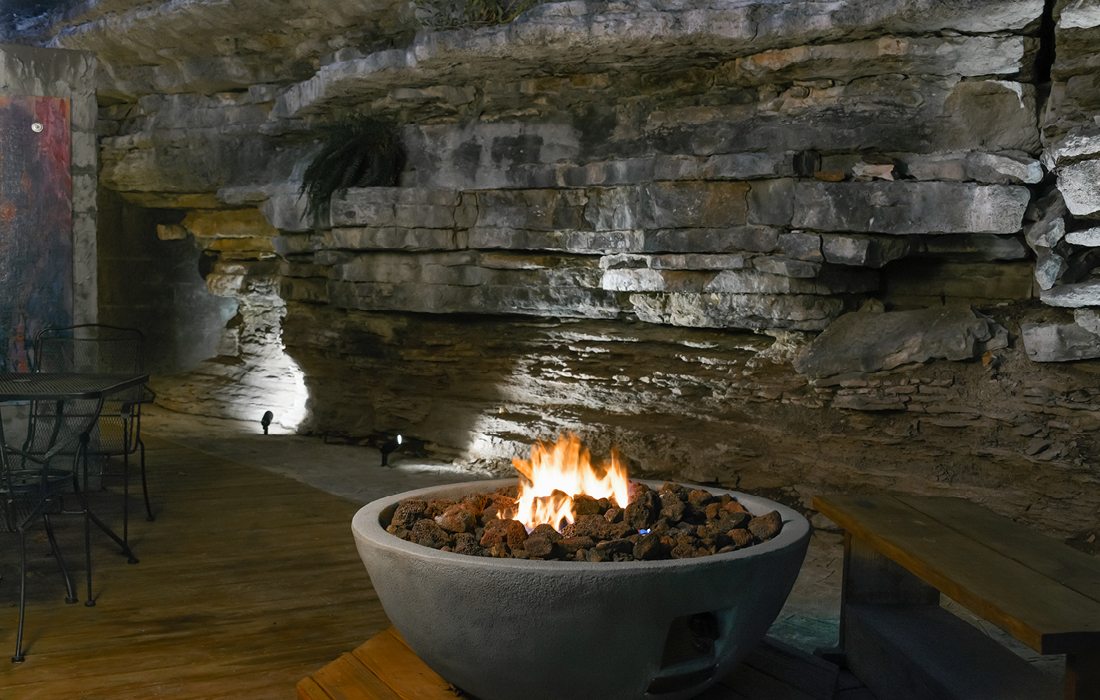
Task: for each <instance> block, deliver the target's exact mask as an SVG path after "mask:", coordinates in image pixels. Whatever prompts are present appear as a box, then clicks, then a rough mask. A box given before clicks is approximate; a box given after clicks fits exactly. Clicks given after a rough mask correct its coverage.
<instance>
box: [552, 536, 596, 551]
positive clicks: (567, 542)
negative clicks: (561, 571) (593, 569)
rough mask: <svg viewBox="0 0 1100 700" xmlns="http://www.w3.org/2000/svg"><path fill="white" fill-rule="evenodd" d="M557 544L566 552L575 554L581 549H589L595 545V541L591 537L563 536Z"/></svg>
mask: <svg viewBox="0 0 1100 700" xmlns="http://www.w3.org/2000/svg"><path fill="white" fill-rule="evenodd" d="M558 546H560V547H561V548H562V551H564V552H565V553H566V554H576V553H577V552H578V551H580V550H582V549H590V548H592V547H595V546H596V541H595V540H594V539H592V538H591V537H563V538H562V539H561V541H560V542H558Z"/></svg>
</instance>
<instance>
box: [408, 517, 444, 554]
mask: <svg viewBox="0 0 1100 700" xmlns="http://www.w3.org/2000/svg"><path fill="white" fill-rule="evenodd" d="M409 536H410V539H411V540H412V541H413V542H416V543H417V544H419V545H423V546H425V547H431V548H432V549H440V548H441V547H445V546H447V545H449V544H451V536H450V535H449V534H448V533H447V531H446V530H444V529H443V528H441V527H440V526H439V525H438V524H436V522H435V521H434V520H427V519H424V520H417V521H416V522H415V523H414V524H413V526H412V531H411V532H410V534H409Z"/></svg>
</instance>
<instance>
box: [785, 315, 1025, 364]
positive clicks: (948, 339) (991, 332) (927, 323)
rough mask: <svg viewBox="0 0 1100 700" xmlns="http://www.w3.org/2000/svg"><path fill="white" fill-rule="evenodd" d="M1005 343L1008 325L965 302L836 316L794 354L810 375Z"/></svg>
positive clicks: (977, 351)
mask: <svg viewBox="0 0 1100 700" xmlns="http://www.w3.org/2000/svg"><path fill="white" fill-rule="evenodd" d="M1007 346H1008V331H1006V330H1005V329H1004V328H1003V327H1001V326H1000V325H998V324H997V323H995V322H994V321H993V320H992V319H990V318H988V317H985V316H982V315H980V314H976V313H975V312H974V311H972V310H971V309H967V308H951V307H946V308H942V309H921V310H916V311H892V312H886V313H851V314H845V315H844V316H841V317H840V318H839V319H837V320H836V321H834V322H833V323H832V324H831V325H830V326H829V327H828V328H826V329H825V332H823V333H822V334H821V335H819V336H818V337H817V338H816V339H815V340H814V341H813V343H811V344H810V346H809V347H808V348H807V349H806V351H805V352H804V353H803V354H802V355H801V356H800V357H799V358H798V359H797V360H795V363H794V366H795V369H797V370H798V371H799V372H801V373H802V374H805V375H806V376H808V377H811V378H814V379H820V378H822V377H828V376H831V375H837V374H853V373H854V374H861V373H867V372H879V371H882V370H889V369H894V368H895V367H900V366H902V365H907V364H911V363H921V362H928V361H930V360H937V359H945V360H969V359H973V358H976V357H980V356H981V355H982V353H984V352H987V351H990V350H999V349H1001V348H1004V347H1007Z"/></svg>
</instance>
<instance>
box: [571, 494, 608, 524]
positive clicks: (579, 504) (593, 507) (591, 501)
mask: <svg viewBox="0 0 1100 700" xmlns="http://www.w3.org/2000/svg"><path fill="white" fill-rule="evenodd" d="M604 510H607V509H606V508H604ZM599 512H600V502H599V501H597V500H596V499H595V498H592V497H591V496H585V495H583V494H582V495H579V496H574V497H573V517H574V518H575V517H577V516H578V515H595V514H597V513H599Z"/></svg>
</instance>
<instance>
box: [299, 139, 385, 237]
mask: <svg viewBox="0 0 1100 700" xmlns="http://www.w3.org/2000/svg"><path fill="white" fill-rule="evenodd" d="M404 167H405V149H404V147H403V146H402V144H401V140H400V138H399V137H398V135H397V127H396V126H395V125H394V124H391V123H389V122H384V121H379V120H376V119H360V120H356V121H354V122H349V123H346V124H340V125H337V126H330V127H327V128H325V130H324V135H323V143H322V146H321V150H320V151H318V152H317V155H315V156H314V157H313V160H312V161H311V162H310V164H309V167H307V168H306V171H305V173H303V174H302V185H301V187H300V188H299V189H298V196H299V197H302V196H305V197H306V201H307V205H306V217H307V218H312V217H313V216H315V215H317V214H318V213H320V212H323V211H325V210H326V209H327V208H328V203H329V200H330V199H331V198H332V195H333V194H334V193H335V192H336V191H337V190H342V189H347V188H349V187H395V186H396V185H397V184H398V180H399V178H400V176H401V170H402V169H403V168H404Z"/></svg>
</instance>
